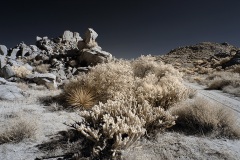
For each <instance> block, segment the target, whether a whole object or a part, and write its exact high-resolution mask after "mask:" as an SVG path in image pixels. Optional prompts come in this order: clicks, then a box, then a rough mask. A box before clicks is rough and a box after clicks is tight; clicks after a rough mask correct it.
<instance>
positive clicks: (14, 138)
mask: <svg viewBox="0 0 240 160" xmlns="http://www.w3.org/2000/svg"><path fill="white" fill-rule="evenodd" d="M23 118H24V119H23ZM36 130H37V128H36V123H35V121H33V120H32V119H31V120H29V119H26V117H25V116H24V117H19V116H18V117H16V118H14V119H12V120H9V121H8V122H6V123H5V127H3V128H2V129H1V131H0V144H3V143H9V142H14V143H17V142H20V141H22V140H23V139H25V138H32V137H34V135H35V134H36Z"/></svg>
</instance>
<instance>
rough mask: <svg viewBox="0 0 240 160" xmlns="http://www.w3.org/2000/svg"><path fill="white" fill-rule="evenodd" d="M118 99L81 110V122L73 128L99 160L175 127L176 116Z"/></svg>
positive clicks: (122, 96) (145, 103) (131, 100)
mask: <svg viewBox="0 0 240 160" xmlns="http://www.w3.org/2000/svg"><path fill="white" fill-rule="evenodd" d="M118 98H119V99H118V100H115V101H112V100H109V101H107V103H105V104H103V103H99V105H95V106H94V107H93V108H92V109H91V110H90V111H89V110H88V111H81V112H80V115H81V116H82V117H83V118H84V120H83V122H77V123H75V124H73V125H72V127H73V128H75V129H76V130H78V131H79V132H81V133H82V134H83V135H84V136H85V137H87V138H88V139H89V140H90V141H92V142H93V143H94V146H93V150H92V153H93V155H94V156H97V157H98V158H100V157H101V156H103V155H104V154H105V156H106V154H110V155H111V156H113V157H114V156H115V153H118V152H119V151H121V150H123V149H126V148H128V147H130V146H131V145H132V144H134V143H135V142H136V141H137V140H138V139H139V138H140V137H141V136H142V135H144V134H145V133H146V131H147V132H148V133H151V132H154V131H156V130H158V131H160V130H164V129H166V128H169V127H171V126H172V125H174V124H175V119H176V117H174V116H171V115H170V114H169V112H167V111H164V110H163V109H162V108H160V107H152V106H151V105H149V104H148V102H147V101H145V102H144V103H143V104H138V103H137V101H136V100H135V99H134V98H133V97H127V96H125V95H119V97H118Z"/></svg>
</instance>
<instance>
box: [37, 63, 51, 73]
mask: <svg viewBox="0 0 240 160" xmlns="http://www.w3.org/2000/svg"><path fill="white" fill-rule="evenodd" d="M49 67H50V64H40V65H38V66H36V67H35V71H37V72H39V73H48V70H49Z"/></svg>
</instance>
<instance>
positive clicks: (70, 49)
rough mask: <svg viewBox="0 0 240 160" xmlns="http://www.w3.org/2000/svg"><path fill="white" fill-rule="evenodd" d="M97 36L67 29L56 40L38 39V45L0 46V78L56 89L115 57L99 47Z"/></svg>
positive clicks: (92, 33)
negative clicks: (80, 33)
mask: <svg viewBox="0 0 240 160" xmlns="http://www.w3.org/2000/svg"><path fill="white" fill-rule="evenodd" d="M97 36H98V34H97V33H96V32H95V31H94V30H93V29H91V28H89V29H88V30H87V32H86V34H85V37H84V39H82V38H81V37H80V35H79V33H77V32H71V31H68V30H67V31H65V32H64V33H63V35H62V36H59V37H57V38H53V39H49V38H48V37H38V36H37V37H36V44H35V45H29V46H28V45H26V44H24V43H23V42H22V43H20V44H18V45H17V46H15V47H14V48H10V49H7V47H6V46H4V45H0V77H3V78H5V79H7V80H8V81H14V82H23V81H24V82H25V81H28V82H33V83H37V84H41V85H45V86H47V87H48V88H56V87H57V86H59V85H62V84H64V83H65V82H67V81H68V80H69V79H71V78H74V76H76V75H78V73H80V72H82V71H87V70H88V69H89V68H91V66H93V65H96V64H98V63H103V62H107V61H108V60H110V59H111V58H112V55H111V54H110V53H108V52H105V51H103V50H102V48H101V47H100V46H98V44H97V42H96V41H95V40H96V38H97Z"/></svg>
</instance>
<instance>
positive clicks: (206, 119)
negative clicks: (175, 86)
mask: <svg viewBox="0 0 240 160" xmlns="http://www.w3.org/2000/svg"><path fill="white" fill-rule="evenodd" d="M171 112H172V114H173V115H175V116H178V118H177V120H176V125H175V126H174V127H173V128H175V129H176V130H178V131H183V132H185V133H187V134H200V135H201V134H204V135H210V136H214V137H229V138H240V128H239V126H238V124H237V119H236V117H235V115H234V113H233V112H232V111H231V110H228V109H226V108H224V107H222V106H219V104H214V103H210V102H208V101H207V100H206V99H202V98H197V99H195V100H194V101H193V102H187V103H185V104H182V105H180V106H177V107H174V108H173V109H172V111H171Z"/></svg>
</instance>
